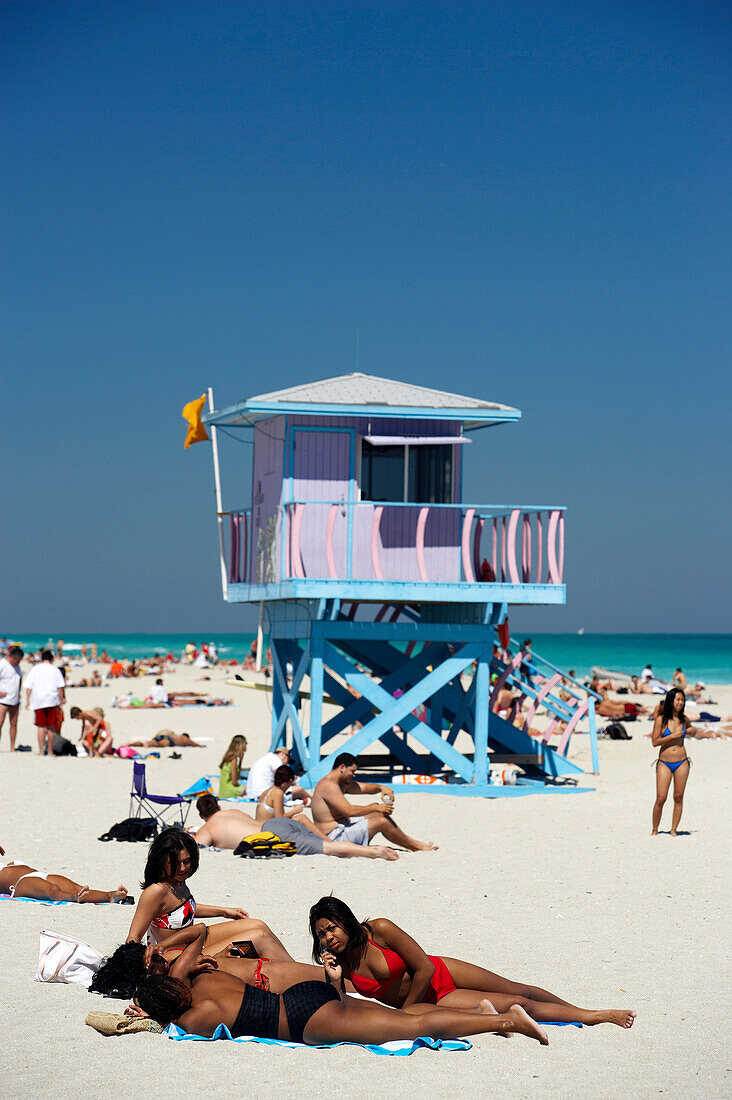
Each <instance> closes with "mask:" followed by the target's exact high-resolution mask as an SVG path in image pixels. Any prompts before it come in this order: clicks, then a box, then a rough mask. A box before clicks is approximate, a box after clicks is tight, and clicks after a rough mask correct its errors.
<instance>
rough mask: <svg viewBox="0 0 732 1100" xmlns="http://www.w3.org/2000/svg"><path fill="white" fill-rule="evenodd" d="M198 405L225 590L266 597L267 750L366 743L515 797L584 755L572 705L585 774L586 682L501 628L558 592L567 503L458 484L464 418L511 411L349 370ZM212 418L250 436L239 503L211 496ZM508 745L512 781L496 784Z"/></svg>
mask: <svg viewBox="0 0 732 1100" xmlns="http://www.w3.org/2000/svg"><path fill="white" fill-rule="evenodd" d="M209 406H210V408H209V412H208V413H207V414H206V415H205V416H204V417H203V422H204V424H206V425H207V427H208V428H209V429H211V430H212V439H213V447H214V464H215V474H216V480H217V492H218V502H219V503H218V511H219V528H220V542H221V568H222V581H223V588H224V598H225V599H226V600H227V601H228V602H230V603H240V602H244V603H251V604H255V605H259V607H260V610H261V611H262V612H263V616H264V620H265V623H266V629H267V632H268V634H269V638H270V645H271V651H272V662H273V685H272V748H275V747H277V746H279V745H281V744H283V743H287V742H289V743H290V744H291V747H292V749H293V750H294V752H295V753H296V755H298V756H299V757H300V761H301V763H302V766H303V767H304V769H305V781H306V782H307V783H309V784H312V783H315V782H316V781H317V780H318V779H320V778H321V777H322V776H323V775H325V774H326V772H327V771H328V770H329V769H330V767H331V764H332V761H333V759H334V758H335V756H336V755H337V754H338V753H339V752H342V751H348V752H351V753H353V754H354V755H356V756H358V755H361V757H362V758H363V754H364V753H365V752H366V751H367V750H372V752H373V750H374V749H376V750H377V752H376V755H369V756H368V760H369V762H371V763H372V764H378V763H379V762H380V761H381V762H383V763H385V764H387V765H388V766H389V767H390V768H391V770H392V772H396V773H397V774H398V773H399V772H402V773H409V774H411V775H417V776H420V777H423V778H424V779H425V780H427V777H429V779H430V780H433V781H435V782H434V783H433V784H429V783H428V784H427V785H426V786H425V787H424V789H426V790H431V791H435V792H437V791H438V790H443V791H445V790H449V792H450V793H465V794H484V795H485V794H495V793H499V791H500V793H506V794H508V793H511V792H514V791H515V793H519V790H520V788H521V787H523V788H524V789H525V788H526V787H527V786H531V785H532V784H533V785H538V786H543V785H544V784H546V783H548V782H551V781H556V780H557V779H558V778H560V777H564V778H565V779H566V777H570V776H573V775H576V774H577V773H579V772H580V771H581V769H580V768H579V767H578V766H577V764H576V763H574V762H572V761H570V760H569V759H568V758H567V753H568V749H569V745H570V740H571V737H572V734H573V732H574V731H575V730H577V728H578V726H579V724H580V722H583V721H585V722H586V723H587V724H588V727H589V729H588V732H589V733H590V736H591V744H592V759H593V770H595V771H596V770H597V746H596V737H595V715H594V698H593V696H592V694H591V693H587V692H586V691H585V689H584V688H582V686H581V685H579V684H578V683H576V682H575V681H573V680H569V678H568V677H566V676H565V675H564V674H562V673H560V671H559V670H558V669H555V668H554V667H553V666H551V665H550V664H549V663H548V662H546V661H543V660H542V659H541V658H539V657H537V655H536V654H528V653H526V652H522V651H520V650H518V649H517V648H516V647H515V646H514V645H513V644H512V643H510V640H509V638H508V636H507V616H508V612H509V608H510V607H511V605H514V604H563V603H564V602H565V587H564V583H563V557H564V509H563V508H562V507H560V506H554V505H551V506H550V505H531V506H523V505H488V504H474V503H467V502H464V501H463V500H462V479H463V456H464V455H465V454H466V452H469V445H470V443H471V442H472V433H473V432H475V431H477V430H478V429H482V428H488V427H493V428H494V427H497V426H499V425H505V424H511V423H513V422H515V421H517V420H518V419H519V418H520V416H521V414H520V412H519V410H518V409H514V408H510V407H508V406H506V405H500V404H496V403H493V402H490V401H484V400H481V399H478V398H473V397H464V396H461V395H459V394H454V393H446V392H441V391H439V390H434V389H428V388H425V387H423V386H416V385H407V384H405V383H401V382H397V381H394V380H391V379H388V378H377V377H373V376H370V375H365V374H360V373H357V374H348V375H343V376H341V377H337V378H327V379H324V380H322V381H318V382H313V383H308V384H305V385H300V386H293V387H291V388H289V389H284V390H279V391H276V392H272V393H264V394H261V395H259V396H257V397H251V398H249V399H248V400H246V401H242V402H239V403H238V404H236V405H232V406H229V407H226V408H221V409H215V408H213V401H212V398H211V394H210V393H209ZM217 428H224V429H226V431H227V432H232V431H233V432H235V433H236V432H239V431H241V430H246V431H247V432H251V433H253V458H252V484H251V503H250V506H249V507H242V508H238V509H237V510H234V511H229V512H224V510H223V508H222V504H221V497H220V487H219V474H218V451H217V439H216V429H217ZM241 492H242V495H243V494H244V489H243V487H242V489H241ZM240 502H241V497H240V498H239V501H237V503H240ZM227 517H228V519H227ZM227 528H228V530H227ZM260 621H261V620H260ZM499 634H500V636H501V639H502V640H501V643H500V644H498V637H499ZM497 645H498V648H496V646H497ZM306 676H307V677H308V679H309V692H310V708H309V722H308V723H307V724H306V725H304V724H303V723H302V722H301V705H300V704H301V697H302V694H303V690H302V689H303V680H304V678H305V677H306ZM505 686H508V687H510V688H512V689H513V691H514V697H515V703H514V704H513V705H512V707H510V708H509V710H508V711H505V710H504V711H503V712H502V713H501V714H499V713H498V710H497V707H498V696H499V693H500V692H501V689H502V688H504V687H505ZM560 686H561V695H560V694H559V689H560ZM503 698H504V699H505V693H504V697H503ZM521 702H523V703H524V705H528V711H527V712H525V713H524V714H522V715H521V718H520V726H517V725H515V724H514V723H515V722H516V720H517V716H518V715H519V713H520V710H519V705H520V703H521ZM324 703H326V704H327V711H328V714H329V715H330V716H329V717H327V719H326V714H325V712H324ZM333 703H335V704H336V707H337V710H336V712H335V714H333V713H332V704H333ZM539 707H542V708H544V712H545V713H546V714H548V716H549V719H550V721H549V725H548V727H547V728H546V729H545V730H544V731H543V733H542V734H541V735H538V736H537V735H536V733H535V731H534V735H532V733H531V732H529V731H530V730H531V729H532V721H533V719H534V716H535V714H536V711H537V710H538V708H539ZM555 735H556V737H557V738H558V740H557V742H556V743H555V744H553V745H551V744H550V740H551V739H552V737H553V736H555ZM509 761H515V762H516V763H517V764H519V765H520V767H521V769H522V771H523V772H524V773H525V777H526V778H524V779H522V780H521V782H520V784H519V788H511V787H504V788H499V789H498V790H497V789H496V787H495V785H494V784H492V783H491V782H490V773H491V767H492V765H494V764H502V765H503V764H505V763H506V762H509ZM445 783H447V784H448V786H445V785H444V784H445Z"/></svg>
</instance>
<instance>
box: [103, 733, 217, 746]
mask: <svg viewBox="0 0 732 1100" xmlns="http://www.w3.org/2000/svg"><path fill="white" fill-rule="evenodd" d="M120 748H123V749H202V748H203V745H199V743H198V741H194V740H193V739H192V738H191V735H190V734H189V733H173V731H172V730H161V731H160V733H156V734H155V736H154V737H153V738H151V739H150V740H149V741H128V742H127V743H126V744H125V745H121V746H120Z"/></svg>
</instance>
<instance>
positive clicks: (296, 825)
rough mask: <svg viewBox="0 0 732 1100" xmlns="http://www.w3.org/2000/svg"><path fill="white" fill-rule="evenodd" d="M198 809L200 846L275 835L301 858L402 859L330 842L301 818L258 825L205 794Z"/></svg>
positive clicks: (373, 848) (379, 848)
mask: <svg viewBox="0 0 732 1100" xmlns="http://www.w3.org/2000/svg"><path fill="white" fill-rule="evenodd" d="M196 809H197V810H198V812H199V814H200V815H201V817H202V818H203V821H204V824H203V825H202V826H201V827H200V828H199V829H198V830H197V831H196V832H195V834H194V835H195V838H196V843H197V844H212V845H214V846H215V847H216V848H236V847H237V846H238V845H239V843H240V842H241V841H242V840H243V839H244V838H245V837H247V836H251V835H252V833H259V832H262V831H264V832H269V833H274V834H275V836H278V837H279V838H280V840H288V841H290V842H291V843H292V844H294V845H295V848H296V849H297V853H298V855H302V856H338V857H339V858H341V859H353V858H359V857H361V858H364V859H386V860H390V861H394V860H396V859H399V856H398V855H397V853H396V852H393V851H392V850H391V848H386V847H384V846H383V845H380V844H369V845H366V846H364V845H361V844H353V843H351V841H349V840H329V839H328V838H327V837H325V836H323V834H322V833H321V832H320V830H319V829H318V827H317V825H314V824H313V823H312V821H308V819H307V818H306V817H305V816H304V815H301V817H299V818H298V819H297V820H296V821H293V820H292V818H289V817H271V818H269V819H268V820H267V821H266V822H259V821H255V820H254V819H253V818H252V817H250V816H249V814H245V813H243V811H242V810H222V809H220V808H219V804H218V802H217V801H216V799H215V798H214V796H213V795H212V794H202V795H201V797H200V798H199V799H198V801H197V802H196Z"/></svg>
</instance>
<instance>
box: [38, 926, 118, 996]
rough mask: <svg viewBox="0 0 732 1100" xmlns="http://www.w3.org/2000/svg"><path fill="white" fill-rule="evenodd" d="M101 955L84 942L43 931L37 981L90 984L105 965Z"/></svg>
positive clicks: (61, 934) (58, 933)
mask: <svg viewBox="0 0 732 1100" xmlns="http://www.w3.org/2000/svg"><path fill="white" fill-rule="evenodd" d="M103 961H104V960H103V959H102V956H101V955H100V954H99V953H98V952H97V951H95V950H94V948H93V947H90V946H89V944H88V943H84V941H83V940H77V939H75V938H74V937H73V936H66V935H64V933H63V932H48V931H43V932H41V945H40V952H39V955H38V969H37V970H36V976H35V978H34V979H33V980H34V981H35V982H65V983H66V984H67V985H73V984H75V983H77V984H79V985H85V986H87V988H88V987H89V986H90V985H91V982H92V979H93V977H94V975H95V974H96V972H97V970H98V969H99V967H100V966H101V965H102V963H103Z"/></svg>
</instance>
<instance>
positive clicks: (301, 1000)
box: [282, 982, 340, 1043]
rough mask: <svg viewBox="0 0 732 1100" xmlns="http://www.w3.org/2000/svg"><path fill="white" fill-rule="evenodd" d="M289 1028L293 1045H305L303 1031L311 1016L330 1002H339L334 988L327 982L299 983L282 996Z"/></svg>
mask: <svg viewBox="0 0 732 1100" xmlns="http://www.w3.org/2000/svg"><path fill="white" fill-rule="evenodd" d="M282 1000H283V1002H284V1006H285V1015H286V1016H287V1026H288V1027H289V1029H290V1038H291V1039H292V1041H293V1043H304V1042H305V1040H304V1038H303V1031H304V1030H305V1026H306V1024H307V1023H308V1022H309V1020H310V1018H311V1016H314V1015H315V1013H316V1012H317V1011H318V1009H319V1008H322V1007H323V1005H326V1004H328V1001H339V1000H340V997H339V996H338V994H337V992H336V991H335V989H333V986H331V985H328V984H327V983H326V982H298V984H297V985H293V986H291V987H290V988H289V989H286V990H285V992H284V993H283V994H282Z"/></svg>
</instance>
